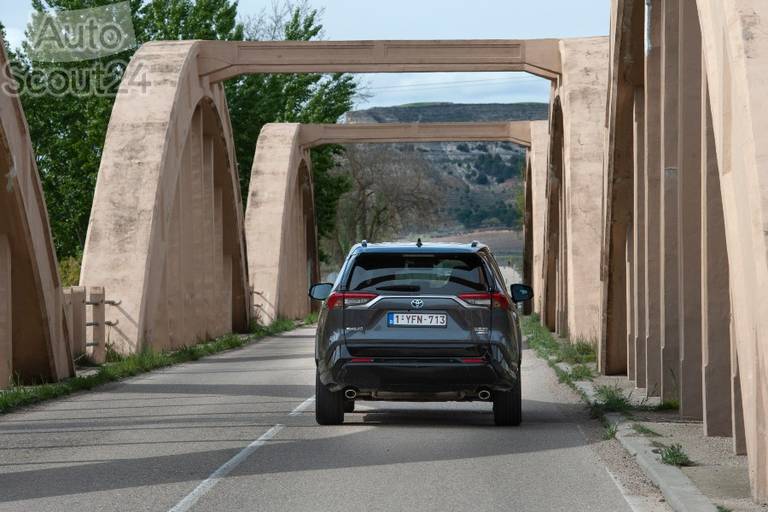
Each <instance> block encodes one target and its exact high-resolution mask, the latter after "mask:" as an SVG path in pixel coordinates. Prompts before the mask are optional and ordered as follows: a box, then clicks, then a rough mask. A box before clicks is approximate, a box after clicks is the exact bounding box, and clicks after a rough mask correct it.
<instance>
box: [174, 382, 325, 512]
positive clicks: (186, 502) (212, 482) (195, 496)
mask: <svg viewBox="0 0 768 512" xmlns="http://www.w3.org/2000/svg"><path fill="white" fill-rule="evenodd" d="M314 401H315V397H314V396H312V397H309V398H307V399H306V400H304V401H303V402H302V403H301V404H300V405H299V406H298V407H296V408H295V409H294V410H292V411H291V412H290V413H289V414H288V415H289V416H298V415H299V414H301V413H302V412H303V411H305V410H306V409H307V408H309V407H310V406H311V405H312V404H313V403H314ZM284 428H285V425H281V424H279V423H278V424H277V425H275V426H274V427H272V428H271V429H269V430H267V431H266V432H264V433H263V434H262V435H261V436H260V437H259V438H258V439H256V440H255V441H254V442H252V443H251V444H249V445H248V446H246V447H245V448H243V449H242V450H241V451H240V452H239V453H238V454H237V455H235V456H234V457H232V458H231V459H229V460H228V461H227V462H225V463H224V464H223V465H222V466H221V467H219V468H218V469H217V470H216V471H214V472H213V473H211V476H209V477H208V478H206V479H205V480H203V481H202V482H201V483H200V485H198V486H197V487H195V489H194V490H193V491H192V492H191V493H189V494H187V495H186V496H185V497H184V499H183V500H181V501H180V502H178V503H177V504H176V506H175V507H173V508H172V509H171V510H170V511H169V512H187V511H188V510H191V509H192V507H193V506H195V503H197V502H198V501H199V500H200V498H202V497H203V496H205V495H206V494H207V493H208V492H209V491H210V490H211V489H213V488H214V486H216V484H218V483H219V482H220V481H221V480H222V479H223V478H226V476H227V475H229V474H230V473H231V472H232V471H233V470H234V469H235V468H236V467H237V466H239V465H240V464H242V463H243V462H244V461H245V460H246V459H247V458H248V457H250V456H251V455H253V453H254V452H255V451H256V450H258V449H259V448H261V447H262V446H264V445H265V444H267V441H269V440H270V439H272V438H273V437H275V436H276V435H277V434H278V433H280V431H281V430H283V429H284Z"/></svg>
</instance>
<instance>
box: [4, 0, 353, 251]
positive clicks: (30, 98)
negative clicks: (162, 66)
mask: <svg viewBox="0 0 768 512" xmlns="http://www.w3.org/2000/svg"><path fill="white" fill-rule="evenodd" d="M113 1H114V0H33V4H32V5H33V8H34V9H35V10H36V11H37V12H50V11H52V10H73V9H85V8H92V7H99V6H103V5H107V4H111V3H113ZM130 6H131V11H132V15H133V24H134V28H135V32H136V38H137V40H138V43H139V44H142V43H144V42H147V41H151V40H159V39H170V40H177V39H220V40H242V39H264V38H269V39H293V40H310V39H313V38H317V37H318V36H319V35H320V34H321V32H322V25H321V24H320V22H319V13H318V12H317V11H316V10H312V9H310V8H309V7H308V4H307V3H306V2H299V3H296V2H292V1H288V0H286V1H283V2H282V3H274V4H273V7H272V10H271V12H269V13H268V12H267V11H265V12H264V13H262V15H261V16H260V17H258V18H256V19H251V20H249V22H248V23H246V24H243V23H240V22H238V21H237V6H238V2H237V1H236V0H130ZM135 51H136V49H135V48H134V49H131V50H128V51H125V52H123V53H122V54H120V55H117V56H113V57H110V58H104V59H99V60H97V61H95V62H94V61H88V62H74V63H54V64H51V63H45V62H33V61H31V60H30V58H29V48H28V47H27V48H25V49H24V50H22V51H21V52H20V54H18V55H13V56H12V58H13V60H14V68H15V70H16V75H17V76H18V77H19V78H20V79H21V81H22V82H25V81H29V80H30V79H31V78H34V80H36V83H39V84H43V85H48V86H50V85H52V83H53V80H54V79H56V78H57V75H56V73H59V72H60V71H61V70H62V69H63V70H66V71H68V72H69V71H73V70H74V71H84V70H87V71H88V72H87V73H86V74H84V76H85V77H86V78H85V81H84V82H83V83H82V84H81V85H82V86H83V87H88V88H89V89H93V90H95V91H96V92H97V93H96V94H87V95H83V94H76V93H74V92H71V91H72V90H73V89H75V88H76V87H75V86H76V85H77V84H76V83H75V82H76V81H75V80H72V81H70V82H69V83H67V84H65V85H66V86H67V87H65V89H67V91H70V92H65V93H64V94H61V95H52V94H44V95H39V94H33V93H32V92H31V91H30V90H29V89H24V88H23V89H22V95H21V99H22V103H23V105H24V108H25V111H26V113H27V118H28V122H29V127H30V133H31V137H32V141H33V146H34V149H35V153H36V155H37V164H38V168H39V170H40V176H41V181H42V183H43V188H44V190H45V194H46V200H47V203H48V210H49V217H50V219H51V228H52V231H53V236H54V241H55V243H56V248H57V251H58V254H59V256H60V257H67V256H77V255H78V254H79V253H80V252H81V251H82V247H83V244H84V242H85V235H86V232H87V228H88V221H89V216H90V210H91V204H92V201H93V192H94V188H95V183H96V176H97V174H98V169H99V164H100V161H101V154H102V150H103V145H104V139H105V137H106V132H107V126H108V123H109V117H110V115H111V112H112V106H113V104H114V99H115V95H116V93H117V89H118V87H119V83H120V79H121V78H122V75H123V73H124V71H125V67H126V65H127V62H128V61H129V60H130V58H131V56H132V55H133V53H134V52H135ZM225 87H226V90H227V94H228V101H229V104H230V106H231V116H230V117H231V119H232V126H233V133H234V138H235V148H236V152H237V161H238V164H239V171H240V176H241V185H242V187H243V193H244V194H245V193H247V186H248V182H249V179H250V171H251V164H252V161H253V152H254V149H255V145H256V139H257V137H258V134H259V131H260V130H261V127H262V126H263V125H264V124H265V123H268V122H335V121H336V119H337V118H338V117H340V116H341V115H342V114H343V113H344V112H346V111H347V110H349V109H350V108H351V105H352V98H353V97H354V95H355V93H356V87H357V86H356V83H355V81H354V80H353V79H352V78H351V77H350V76H349V75H333V76H330V77H329V76H324V75H258V76H252V77H244V78H241V79H235V80H232V81H229V82H228V83H227V84H226V85H225ZM334 151H335V150H334V149H333V148H330V149H324V150H322V151H320V152H318V153H316V154H317V158H318V164H317V165H316V166H315V184H316V191H315V193H316V196H317V197H318V198H324V199H325V200H326V201H327V202H324V203H319V205H318V206H319V208H318V210H319V220H320V224H319V228H320V232H321V234H325V233H328V232H329V231H330V228H329V224H330V225H332V222H330V221H329V218H330V217H332V208H335V202H334V201H336V200H338V197H339V195H341V193H343V191H344V190H345V184H344V180H343V179H342V178H332V177H330V176H328V172H327V171H328V169H329V168H330V164H329V162H330V161H331V160H332V154H333V152H334ZM328 208H331V211H330V213H329V211H328Z"/></svg>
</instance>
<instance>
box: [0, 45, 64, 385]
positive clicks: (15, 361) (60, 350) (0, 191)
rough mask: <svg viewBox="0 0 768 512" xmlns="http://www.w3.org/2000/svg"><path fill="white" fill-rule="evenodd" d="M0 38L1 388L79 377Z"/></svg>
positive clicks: (44, 217) (27, 143)
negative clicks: (75, 372) (16, 382)
mask: <svg viewBox="0 0 768 512" xmlns="http://www.w3.org/2000/svg"><path fill="white" fill-rule="evenodd" d="M7 59H8V58H7V56H6V54H5V50H4V46H3V41H2V39H0V69H1V70H2V71H0V91H1V92H0V389H3V388H5V387H7V386H9V384H10V383H11V381H12V380H13V379H17V378H20V379H21V380H22V381H23V382H28V383H31V382H40V381H41V380H58V379H62V378H65V377H69V376H71V375H73V374H74V365H73V363H72V354H71V352H70V347H69V341H68V336H67V329H66V326H65V319H64V311H63V292H62V289H61V284H60V281H59V270H58V266H57V258H56V251H55V249H54V247H53V240H52V238H51V228H50V225H49V222H48V212H47V210H46V207H45V198H44V197H43V190H42V186H41V184H40V179H39V177H38V174H37V166H36V165H35V156H34V153H33V151H32V143H31V141H30V140H29V130H28V127H27V121H26V118H25V117H24V110H23V109H22V106H21V102H20V101H19V99H18V97H17V96H15V95H13V94H9V92H10V91H12V90H13V89H14V88H13V85H12V83H11V81H10V78H9V76H10V75H9V73H7V72H6V66H7V65H8V60H7Z"/></svg>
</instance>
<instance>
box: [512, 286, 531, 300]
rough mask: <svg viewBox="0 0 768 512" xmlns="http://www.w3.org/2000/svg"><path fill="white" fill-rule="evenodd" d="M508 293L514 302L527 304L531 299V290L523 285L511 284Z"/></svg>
mask: <svg viewBox="0 0 768 512" xmlns="http://www.w3.org/2000/svg"><path fill="white" fill-rule="evenodd" d="M510 291H511V292H512V300H513V301H515V302H528V301H529V300H531V299H532V298H533V288H531V287H530V286H527V285H524V284H513V285H512V286H511V287H510Z"/></svg>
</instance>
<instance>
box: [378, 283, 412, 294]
mask: <svg viewBox="0 0 768 512" xmlns="http://www.w3.org/2000/svg"><path fill="white" fill-rule="evenodd" d="M376 289H377V290H381V291H383V292H418V291H420V290H421V286H417V285H415V284H394V285H390V286H377V287H376Z"/></svg>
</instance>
